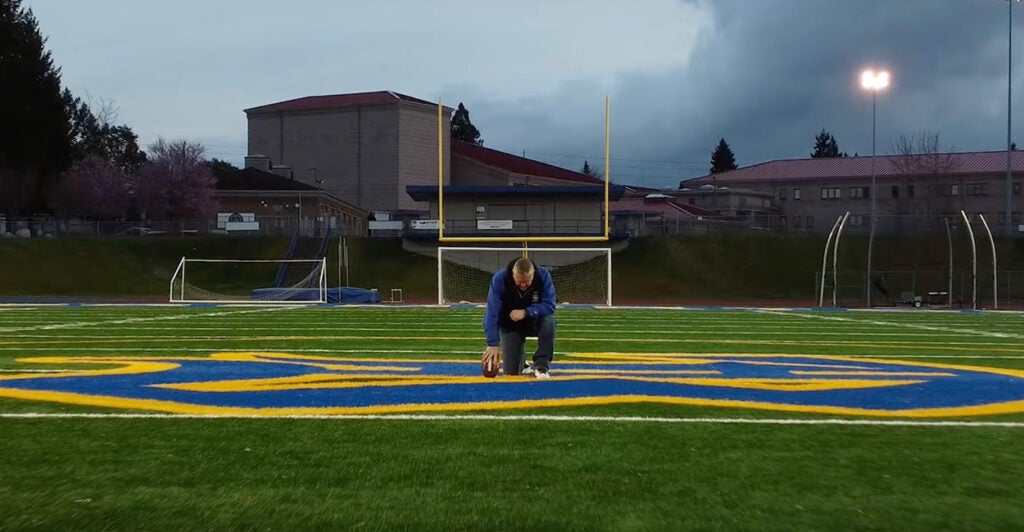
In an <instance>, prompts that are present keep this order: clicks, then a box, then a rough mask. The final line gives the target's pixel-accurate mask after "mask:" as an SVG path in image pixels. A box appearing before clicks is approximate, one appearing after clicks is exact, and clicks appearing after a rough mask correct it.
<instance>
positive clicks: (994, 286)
mask: <svg viewBox="0 0 1024 532" xmlns="http://www.w3.org/2000/svg"><path fill="white" fill-rule="evenodd" d="M978 218H981V225H983V226H985V232H986V233H988V241H989V243H990V244H992V308H993V309H997V308H999V297H998V294H999V283H998V280H997V278H996V272H997V270H996V241H995V239H994V238H992V230H991V229H989V227H988V222H986V221H985V215H984V214H979V215H978Z"/></svg>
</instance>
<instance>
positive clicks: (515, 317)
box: [508, 308, 526, 321]
mask: <svg viewBox="0 0 1024 532" xmlns="http://www.w3.org/2000/svg"><path fill="white" fill-rule="evenodd" d="M508 317H509V318H512V321H521V320H524V319H526V311H525V310H524V309H521V308H517V309H515V310H513V311H512V312H509V313H508Z"/></svg>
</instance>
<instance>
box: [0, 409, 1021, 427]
mask: <svg viewBox="0 0 1024 532" xmlns="http://www.w3.org/2000/svg"><path fill="white" fill-rule="evenodd" d="M0 418H3V419H48V418H52V419H69V418H70V419H252V420H274V419H320V420H379V421H555V422H591V423H664V424H669V423H675V424H733V425H849V426H882V427H968V428H970V427H1001V428H1024V422H1019V421H918V420H903V419H899V420H889V419H786V418H781V419H780V418H776V419H755V418H677V417H645V416H550V415H536V416H529V415H527V416H518V415H462V414H459V415H437V414H392V415H365V416H361V415H336V416H332V415H287V416H243V415H175V414H117V413H110V414H104V413H80V414H79V413H59V412H24V413H0Z"/></svg>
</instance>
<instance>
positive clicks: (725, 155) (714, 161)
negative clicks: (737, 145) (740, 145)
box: [711, 138, 736, 174]
mask: <svg viewBox="0 0 1024 532" xmlns="http://www.w3.org/2000/svg"><path fill="white" fill-rule="evenodd" d="M735 169H736V156H735V155H733V153H732V149H730V148H729V145H728V144H726V142H725V139H724V138H723V139H720V140H719V141H718V146H716V147H715V151H714V152H712V153H711V173H712V174H717V173H719V172H726V171H728V170H735Z"/></svg>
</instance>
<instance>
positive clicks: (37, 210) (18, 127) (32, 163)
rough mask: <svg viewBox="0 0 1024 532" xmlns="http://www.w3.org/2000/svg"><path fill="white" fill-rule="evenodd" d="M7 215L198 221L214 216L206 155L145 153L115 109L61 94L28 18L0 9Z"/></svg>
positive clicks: (161, 146) (16, 0)
mask: <svg viewBox="0 0 1024 532" xmlns="http://www.w3.org/2000/svg"><path fill="white" fill-rule="evenodd" d="M0 80H2V82H0V214H2V215H5V216H6V217H7V218H9V219H13V218H19V217H31V216H37V215H46V216H50V215H54V216H60V217H72V216H75V217H87V218H91V219H97V220H104V219H108V220H117V219H132V220H145V219H162V220H176V219H194V218H198V217H207V216H209V215H211V214H212V213H214V212H216V210H217V208H218V206H217V204H216V201H215V198H214V194H213V193H214V190H215V189H216V180H215V177H214V174H213V171H212V169H211V162H210V161H207V160H206V159H205V157H204V148H203V146H201V145H199V144H195V143H191V142H188V141H186V140H174V141H165V140H163V139H160V140H158V141H156V142H155V143H153V144H151V145H150V146H148V147H147V150H145V151H144V150H143V149H141V148H140V147H139V145H138V136H137V135H136V134H135V132H134V131H133V130H132V128H131V127H129V126H128V125H125V124H117V123H116V120H117V110H116V107H115V106H114V104H113V102H110V101H102V100H100V101H99V102H90V101H85V100H83V99H82V98H81V97H77V96H75V95H74V94H72V92H71V91H70V90H69V89H67V88H65V87H63V86H62V83H61V72H60V68H59V67H57V66H56V65H54V62H53V58H52V57H51V54H50V52H49V51H48V50H47V49H46V39H45V38H44V37H43V35H42V33H41V32H40V30H39V25H38V22H37V20H36V18H35V16H34V15H33V14H32V11H31V9H28V8H23V7H22V5H21V0H0Z"/></svg>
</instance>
